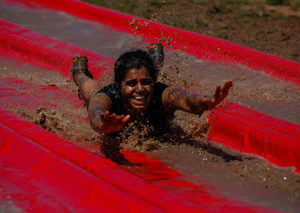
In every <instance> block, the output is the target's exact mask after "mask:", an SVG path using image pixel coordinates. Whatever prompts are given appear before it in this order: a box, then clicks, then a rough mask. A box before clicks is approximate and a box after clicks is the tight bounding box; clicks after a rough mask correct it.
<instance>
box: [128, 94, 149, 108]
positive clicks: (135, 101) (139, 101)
mask: <svg viewBox="0 0 300 213" xmlns="http://www.w3.org/2000/svg"><path fill="white" fill-rule="evenodd" d="M131 100H132V101H131V102H132V105H136V106H140V107H142V106H143V107H144V106H145V105H146V104H147V103H146V102H147V101H146V97H145V96H135V97H133V98H132V99H131Z"/></svg>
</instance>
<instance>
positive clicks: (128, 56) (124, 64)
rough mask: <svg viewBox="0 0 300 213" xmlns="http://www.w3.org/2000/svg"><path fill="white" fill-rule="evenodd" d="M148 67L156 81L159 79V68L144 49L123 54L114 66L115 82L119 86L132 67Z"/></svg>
mask: <svg viewBox="0 0 300 213" xmlns="http://www.w3.org/2000/svg"><path fill="white" fill-rule="evenodd" d="M142 66H144V67H146V69H147V71H148V73H149V75H150V77H151V78H152V80H153V81H154V82H156V80H157V74H158V69H157V68H156V66H155V65H154V63H153V60H152V58H151V57H150V55H149V54H148V53H147V52H146V51H143V50H134V51H129V52H126V53H124V54H122V55H121V56H120V57H119V58H118V59H117V61H116V63H115V67H114V73H115V83H116V84H117V86H118V87H119V86H120V85H121V82H122V81H123V79H124V78H125V75H126V74H127V72H128V71H129V70H130V69H133V68H136V69H139V68H141V67H142Z"/></svg>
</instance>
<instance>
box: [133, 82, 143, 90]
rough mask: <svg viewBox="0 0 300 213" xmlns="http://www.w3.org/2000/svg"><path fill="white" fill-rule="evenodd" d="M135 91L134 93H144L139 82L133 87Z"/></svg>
mask: <svg viewBox="0 0 300 213" xmlns="http://www.w3.org/2000/svg"><path fill="white" fill-rule="evenodd" d="M135 91H136V92H143V91H144V87H143V85H142V84H141V82H138V83H137V84H136V86H135Z"/></svg>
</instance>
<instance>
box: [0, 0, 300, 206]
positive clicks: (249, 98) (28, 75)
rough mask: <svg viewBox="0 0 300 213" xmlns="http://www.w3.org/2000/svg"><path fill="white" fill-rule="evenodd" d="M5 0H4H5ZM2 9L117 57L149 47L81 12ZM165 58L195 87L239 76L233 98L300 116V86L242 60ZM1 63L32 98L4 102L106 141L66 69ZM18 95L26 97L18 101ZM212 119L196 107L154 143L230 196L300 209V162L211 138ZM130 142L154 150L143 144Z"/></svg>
mask: <svg viewBox="0 0 300 213" xmlns="http://www.w3.org/2000/svg"><path fill="white" fill-rule="evenodd" d="M5 2H7V1H5ZM0 3H4V1H3V0H0ZM0 17H2V18H4V19H6V20H9V21H12V22H14V23H16V24H20V25H22V26H24V27H27V28H29V29H32V30H35V31H37V32H40V33H43V34H46V35H48V36H51V37H54V38H57V39H60V40H64V41H67V42H70V43H72V44H75V45H77V46H81V47H84V48H87V49H90V50H93V51H95V52H98V53H101V54H103V55H106V56H109V57H112V58H117V57H118V55H120V54H121V53H122V52H124V51H126V50H129V49H131V48H133V47H134V48H142V49H145V47H146V45H147V44H146V43H144V42H142V41H141V40H140V39H139V38H136V37H134V36H131V35H126V34H121V33H117V32H114V31H112V30H111V29H110V28H109V27H106V26H102V25H100V24H96V23H91V22H85V21H82V20H78V19H76V18H74V17H70V16H68V15H66V14H64V13H56V12H51V11H45V10H42V9H35V10H32V9H27V8H24V7H22V6H20V5H7V4H2V5H1V7H0ZM165 61H166V62H165V66H164V68H163V69H162V70H161V75H160V80H161V81H163V82H165V83H167V84H175V85H177V86H178V87H181V88H183V89H186V90H188V91H193V92H201V93H204V94H213V92H214V89H215V86H216V85H217V84H219V83H222V82H223V81H225V79H229V78H231V79H233V80H234V83H235V86H234V89H233V90H232V91H231V93H230V96H229V97H228V99H229V100H231V101H233V102H235V103H239V104H242V105H245V106H247V107H249V108H252V109H255V110H257V111H261V112H263V113H266V114H269V115H272V116H274V117H278V118H281V119H284V120H287V121H290V122H294V123H297V124H299V116H300V115H299V109H300V101H299V93H300V91H299V87H296V86H294V85H292V84H289V83H285V82H282V81H280V80H277V79H274V78H272V77H270V76H268V75H266V74H264V73H262V72H255V71H253V70H249V69H247V68H245V67H242V66H239V65H228V64H227V65H225V64H217V63H213V62H208V61H202V60H199V59H196V58H194V57H190V56H187V55H185V54H184V53H182V52H177V51H173V50H168V49H167V50H166V60H165ZM0 68H1V69H0V76H1V78H2V80H1V82H0V84H1V85H2V86H3V85H4V86H3V87H7V86H8V87H11V88H14V89H16V91H21V92H24V93H26V94H28V96H26V98H24V99H20V96H14V97H13V96H12V95H11V94H10V96H9V97H8V98H7V99H3V97H2V98H1V100H0V103H1V106H4V107H6V108H8V109H10V110H13V111H15V112H16V113H18V114H19V115H21V116H23V117H24V118H26V119H28V120H30V121H32V122H34V123H37V124H39V125H41V126H43V127H44V128H45V129H47V130H49V131H52V132H54V133H56V134H58V135H60V136H62V137H64V138H66V139H68V140H71V141H73V142H74V143H76V144H77V145H79V146H82V147H84V148H86V149H88V150H90V151H93V152H96V153H98V152H99V150H98V149H94V148H91V147H93V146H92V145H94V144H98V143H100V141H101V138H100V136H99V135H97V134H96V133H95V132H94V131H93V130H92V129H91V127H90V126H89V124H88V123H86V122H83V118H85V117H86V111H85V109H84V107H82V105H81V104H82V103H80V102H79V103H76V104H75V106H74V102H76V100H77V94H76V93H77V90H76V87H75V86H74V84H73V82H71V81H69V80H68V79H64V78H62V77H61V76H59V75H58V74H53V73H52V72H49V71H45V70H38V69H35V68H32V67H30V66H25V67H18V68H16V67H15V66H13V65H12V63H8V62H5V61H4V60H2V61H1V67H0ZM3 79H4V80H3ZM13 79H20V80H23V81H25V82H26V83H28V84H26V87H20V86H19V85H18V84H16V83H14V82H15V81H14V80H13ZM109 81H110V79H107V82H109ZM44 87H53V88H59V93H61V94H62V95H66V96H68V97H69V98H67V99H63V98H60V99H57V98H56V95H57V94H58V91H57V90H55V91H52V92H49V93H41V92H40V91H44V90H42V88H44ZM37 93H38V94H39V95H40V96H39V98H40V100H44V101H45V102H46V101H47V103H43V104H41V105H40V104H37V105H34V104H33V102H32V103H30V102H29V103H28V101H27V102H26V100H29V98H30V97H35V96H36V94H37ZM30 95H31V96H30ZM20 102H22V104H20ZM16 103H19V104H17V107H16ZM74 115H76V116H75V118H74ZM78 117H79V118H78ZM205 122H206V121H205V117H204V116H202V117H201V118H199V116H195V115H190V114H188V113H182V112H179V113H177V114H176V118H175V120H174V122H173V124H172V128H171V130H170V132H169V133H167V134H165V135H162V136H161V137H159V138H155V139H153V140H152V141H151V143H152V144H153V143H155V146H151V147H154V148H155V150H153V152H154V153H155V154H156V156H157V158H160V159H161V160H163V161H164V162H165V163H167V165H168V166H170V167H172V168H175V169H177V170H178V171H180V172H182V173H183V174H185V175H186V178H187V179H189V181H194V182H196V183H203V182H206V183H208V184H211V185H212V186H214V187H216V188H217V189H218V190H219V191H220V192H222V193H224V195H226V196H228V197H230V198H236V199H242V200H246V201H248V202H250V203H253V204H255V205H262V206H266V207H270V208H274V209H279V210H284V211H290V212H297V211H299V209H300V197H299V191H300V177H299V175H297V174H295V173H294V172H293V170H289V169H288V170H283V169H279V168H275V167H273V166H271V165H270V164H268V163H267V162H265V161H264V160H262V159H259V158H257V157H253V156H248V155H243V154H241V153H236V152H234V151H232V150H229V149H226V148H225V147H222V146H219V145H217V144H213V143H208V142H207V141H206V140H205V138H203V136H204V135H205V131H202V130H201V127H202V126H201V125H199V124H205ZM147 140H148V139H145V141H147ZM145 143H146V142H145ZM127 145H128V144H127ZM127 148H129V149H138V150H140V151H145V150H148V149H147V148H145V147H143V146H140V147H132V146H131V147H130V146H127Z"/></svg>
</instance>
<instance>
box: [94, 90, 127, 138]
mask: <svg viewBox="0 0 300 213" xmlns="http://www.w3.org/2000/svg"><path fill="white" fill-rule="evenodd" d="M111 109H112V101H111V99H110V97H108V96H107V95H106V94H104V93H96V94H95V95H93V96H92V98H91V100H90V104H89V106H88V115H89V120H90V123H91V126H92V127H93V129H94V130H95V131H97V132H100V133H106V134H110V133H114V132H119V131H120V130H121V129H123V127H124V126H125V124H126V123H127V122H128V121H129V119H130V115H116V114H115V113H112V114H111V113H110V112H111Z"/></svg>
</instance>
